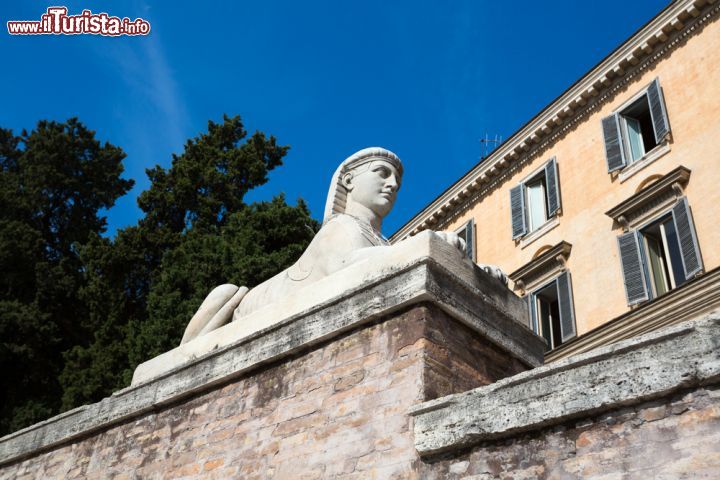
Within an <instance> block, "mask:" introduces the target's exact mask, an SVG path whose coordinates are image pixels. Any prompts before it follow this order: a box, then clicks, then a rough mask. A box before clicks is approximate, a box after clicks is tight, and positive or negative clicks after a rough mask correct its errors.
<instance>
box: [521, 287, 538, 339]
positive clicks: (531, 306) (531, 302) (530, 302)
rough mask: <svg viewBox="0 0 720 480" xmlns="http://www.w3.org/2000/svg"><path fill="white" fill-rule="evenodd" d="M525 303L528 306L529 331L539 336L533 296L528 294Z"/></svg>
mask: <svg viewBox="0 0 720 480" xmlns="http://www.w3.org/2000/svg"><path fill="white" fill-rule="evenodd" d="M525 303H527V306H528V314H529V317H528V320H529V321H530V325H528V326H529V327H530V329H531V330H532V331H533V332H535V334H536V335H540V329H539V328H538V324H537V312H536V311H535V309H536V303H537V302H536V301H535V295H533V294H532V293H528V294H526V295H525Z"/></svg>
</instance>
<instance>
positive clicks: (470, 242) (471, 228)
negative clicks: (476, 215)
mask: <svg viewBox="0 0 720 480" xmlns="http://www.w3.org/2000/svg"><path fill="white" fill-rule="evenodd" d="M465 252H466V253H467V256H468V258H469V259H470V260H472V261H473V262H474V261H475V220H473V219H472V218H471V219H470V221H469V222H467V223H466V224H465Z"/></svg>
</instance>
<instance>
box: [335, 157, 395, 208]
mask: <svg viewBox="0 0 720 480" xmlns="http://www.w3.org/2000/svg"><path fill="white" fill-rule="evenodd" d="M402 174H403V166H402V162H401V161H400V158H399V157H398V156H397V155H395V154H394V153H393V152H391V151H390V150H386V149H384V148H380V147H371V148H364V149H362V150H360V151H359V152H356V153H354V154H352V155H351V156H349V157H348V158H346V159H345V160H344V161H343V162H342V163H341V164H340V166H339V167H338V168H337V170H336V171H335V174H334V175H333V178H332V181H331V183H330V190H329V192H328V197H327V202H326V203H325V215H324V218H323V222H327V221H328V220H329V219H330V218H331V217H332V216H333V215H336V214H338V213H345V210H346V207H347V203H348V200H349V198H348V197H351V198H352V201H356V202H358V203H361V204H363V205H364V206H365V207H367V208H369V209H371V210H373V211H374V212H375V213H376V214H377V215H379V216H380V217H384V216H385V215H387V214H388V212H389V211H390V209H391V208H392V206H393V204H394V203H395V193H396V192H397V190H398V189H399V188H400V181H401V179H402ZM382 178H386V179H387V180H386V181H384V182H381V183H383V185H382V186H379V185H378V182H380V181H381V179H382ZM351 192H353V193H351Z"/></svg>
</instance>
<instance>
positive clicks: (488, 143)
mask: <svg viewBox="0 0 720 480" xmlns="http://www.w3.org/2000/svg"><path fill="white" fill-rule="evenodd" d="M501 143H502V136H500V135H498V134H495V136H494V137H493V138H490V137H489V136H488V134H487V132H486V133H485V137H484V138H481V139H480V145H481V149H482V155H480V161H481V162H482V161H483V160H485V159H486V158H487V157H488V155H490V153H492V151H493V150H495V148H496V147H497V146H498V145H500V144H501Z"/></svg>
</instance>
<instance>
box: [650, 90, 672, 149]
mask: <svg viewBox="0 0 720 480" xmlns="http://www.w3.org/2000/svg"><path fill="white" fill-rule="evenodd" d="M647 97H648V104H649V105H650V116H651V117H652V124H653V130H655V142H657V143H661V142H662V141H663V140H664V139H665V136H666V135H667V134H668V133H669V132H670V123H669V122H668V117H667V110H665V102H664V101H663V96H662V90H660V82H659V81H658V79H657V78H656V79H655V80H653V82H652V83H651V84H650V86H649V87H648V89H647Z"/></svg>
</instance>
